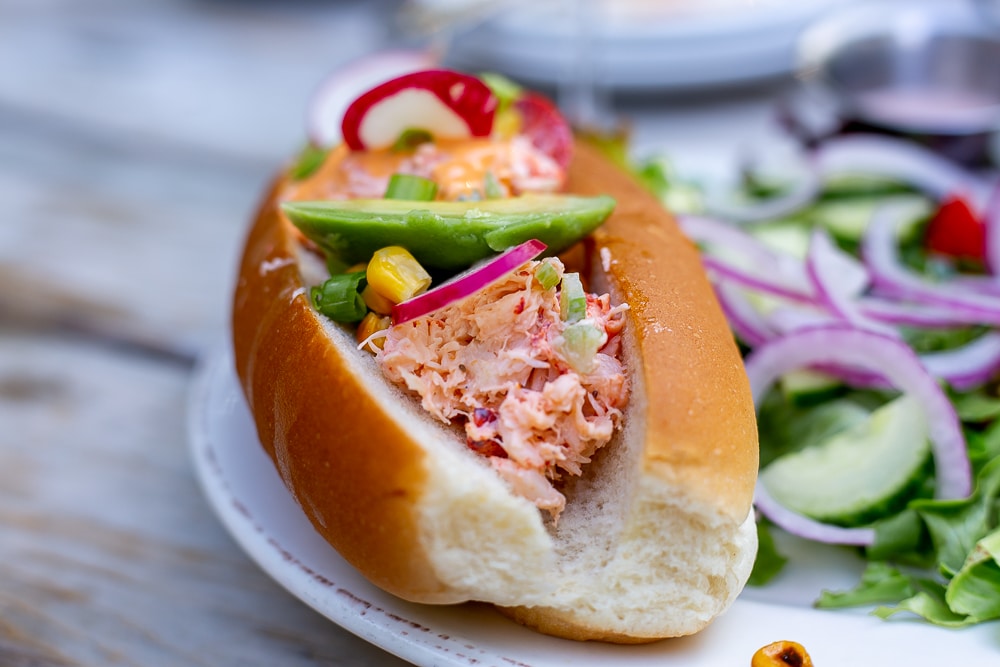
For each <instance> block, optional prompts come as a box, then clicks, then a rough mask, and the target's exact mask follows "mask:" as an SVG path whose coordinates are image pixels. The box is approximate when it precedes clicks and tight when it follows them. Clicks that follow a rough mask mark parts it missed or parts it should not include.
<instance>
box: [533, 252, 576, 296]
mask: <svg viewBox="0 0 1000 667" xmlns="http://www.w3.org/2000/svg"><path fill="white" fill-rule="evenodd" d="M535 280H537V281H538V284H539V285H541V286H542V289H552V288H553V287H555V286H556V285H558V284H559V271H558V270H557V269H556V267H555V265H554V264H553V263H552V262H550V261H545V260H543V261H542V263H541V264H539V266H538V268H537V269H535ZM585 305H586V304H585Z"/></svg>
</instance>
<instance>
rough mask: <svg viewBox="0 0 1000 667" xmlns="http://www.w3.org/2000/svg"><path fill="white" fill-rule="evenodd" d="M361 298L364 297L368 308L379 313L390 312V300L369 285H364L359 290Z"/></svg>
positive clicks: (385, 313)
mask: <svg viewBox="0 0 1000 667" xmlns="http://www.w3.org/2000/svg"><path fill="white" fill-rule="evenodd" d="M361 298H362V299H364V302H365V305H366V306H368V309H369V310H373V311H375V312H376V313H378V314H379V315H388V314H389V313H391V312H392V306H393V303H392V301H389V299H387V298H385V297H384V296H382V295H381V294H379V293H378V292H376V291H375V290H373V289H372V286H371V285H365V288H364V289H363V290H361Z"/></svg>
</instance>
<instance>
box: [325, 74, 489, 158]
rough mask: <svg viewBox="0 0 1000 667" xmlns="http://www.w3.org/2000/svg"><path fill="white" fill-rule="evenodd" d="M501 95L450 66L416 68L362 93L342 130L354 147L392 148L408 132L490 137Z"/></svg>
mask: <svg viewBox="0 0 1000 667" xmlns="http://www.w3.org/2000/svg"><path fill="white" fill-rule="evenodd" d="M496 108H497V98H496V97H495V96H494V95H493V91H491V90H490V89H489V87H488V86H487V85H486V84H485V83H483V82H482V81H481V80H479V79H477V78H476V77H474V76H469V75H468V74H461V73H459V72H453V71H451V70H444V69H432V70H423V71H420V72H412V73H410V74H404V75H403V76H400V77H397V78H395V79H392V80H391V81H386V82H385V83H383V84H382V85H380V86H376V87H375V88H372V89H371V90H369V91H368V92H366V93H364V94H363V95H361V96H360V97H358V98H357V99H356V100H354V102H352V103H351V105H350V106H349V107H348V108H347V111H346V112H345V113H344V122H343V124H342V125H341V131H342V132H343V135H344V141H345V142H346V143H347V145H348V146H349V147H350V148H351V149H352V150H368V149H379V148H388V147H390V146H392V145H393V144H395V143H396V140H397V139H399V136H400V135H401V134H402V133H403V132H404V131H406V130H409V129H417V130H426V131H427V132H429V133H430V134H431V136H433V137H434V138H435V139H468V138H470V137H486V136H489V134H490V132H492V131H493V116H494V114H495V112H496Z"/></svg>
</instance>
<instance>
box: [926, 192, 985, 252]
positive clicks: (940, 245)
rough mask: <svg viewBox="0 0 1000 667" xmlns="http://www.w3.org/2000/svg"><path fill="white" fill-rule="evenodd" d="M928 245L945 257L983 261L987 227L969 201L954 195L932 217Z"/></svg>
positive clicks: (928, 231) (927, 234)
mask: <svg viewBox="0 0 1000 667" xmlns="http://www.w3.org/2000/svg"><path fill="white" fill-rule="evenodd" d="M924 245H925V247H926V248H927V250H929V251H931V252H935V253H938V254H941V255H947V256H949V257H954V258H956V259H967V260H974V261H977V262H982V261H984V260H985V257H986V225H985V224H983V221H982V220H980V219H979V217H978V216H976V214H975V213H974V212H973V211H972V208H971V207H970V206H969V204H968V202H966V201H965V199H963V198H962V197H960V196H957V195H955V196H951V197H948V198H947V199H945V200H944V201H943V202H942V203H941V206H940V207H939V208H938V210H937V212H936V213H935V214H934V217H933V218H931V221H930V224H929V225H928V226H927V233H926V236H925V237H924Z"/></svg>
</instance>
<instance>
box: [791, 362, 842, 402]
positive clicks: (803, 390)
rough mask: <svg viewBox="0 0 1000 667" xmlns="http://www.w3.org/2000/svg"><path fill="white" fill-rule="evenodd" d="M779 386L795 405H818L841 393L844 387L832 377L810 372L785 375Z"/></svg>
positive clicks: (793, 372) (794, 372)
mask: <svg viewBox="0 0 1000 667" xmlns="http://www.w3.org/2000/svg"><path fill="white" fill-rule="evenodd" d="M778 384H779V386H780V387H781V393H782V395H784V397H785V400H787V401H789V402H790V403H792V404H793V405H816V404H818V403H821V402H822V401H825V400H826V399H828V398H831V397H833V396H835V395H837V394H838V393H840V391H841V389H842V388H843V386H844V384H843V383H842V382H841V381H840V380H838V379H837V378H835V377H833V376H832V375H828V374H826V373H821V372H819V371H810V370H801V371H792V372H791V373H785V374H784V375H783V376H781V380H779V382H778Z"/></svg>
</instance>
